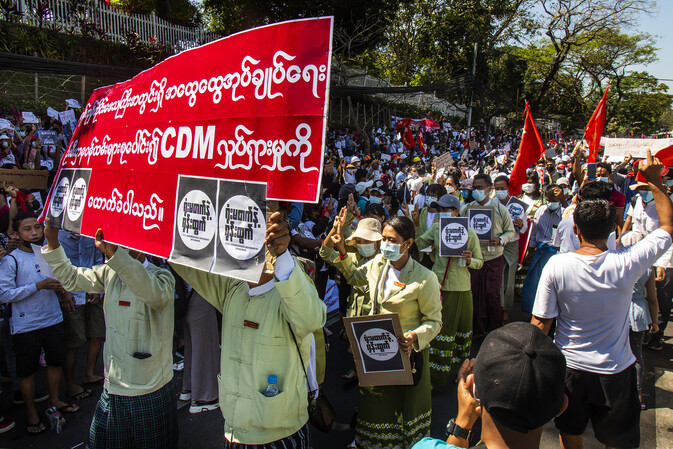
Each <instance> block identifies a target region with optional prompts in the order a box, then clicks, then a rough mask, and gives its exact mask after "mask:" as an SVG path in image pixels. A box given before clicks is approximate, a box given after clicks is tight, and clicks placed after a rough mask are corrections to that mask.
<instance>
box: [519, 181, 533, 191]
mask: <svg viewBox="0 0 673 449" xmlns="http://www.w3.org/2000/svg"><path fill="white" fill-rule="evenodd" d="M521 188H522V189H523V191H524V192H526V193H533V192H534V191H535V184H531V183H529V182H527V183H526V184H524V185H522V186H521Z"/></svg>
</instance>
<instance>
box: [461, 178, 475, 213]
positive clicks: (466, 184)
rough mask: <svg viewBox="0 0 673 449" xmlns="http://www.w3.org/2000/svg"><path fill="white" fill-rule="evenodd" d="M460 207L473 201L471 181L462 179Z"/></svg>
mask: <svg viewBox="0 0 673 449" xmlns="http://www.w3.org/2000/svg"><path fill="white" fill-rule="evenodd" d="M459 193H460V196H459V199H460V207H463V206H464V205H466V204H467V203H470V202H472V201H473V198H472V179H471V178H468V179H463V181H461V183H460V192H459Z"/></svg>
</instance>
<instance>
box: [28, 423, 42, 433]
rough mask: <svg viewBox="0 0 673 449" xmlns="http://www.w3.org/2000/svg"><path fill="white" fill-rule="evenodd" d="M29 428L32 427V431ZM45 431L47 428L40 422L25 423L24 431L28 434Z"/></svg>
mask: <svg viewBox="0 0 673 449" xmlns="http://www.w3.org/2000/svg"><path fill="white" fill-rule="evenodd" d="M29 429H32V430H33V432H31V431H30V430H29ZM35 430H37V432H35ZM46 431H47V428H46V427H45V425H44V424H42V422H38V423H37V424H27V425H26V432H28V434H30V435H39V434H41V433H44V432H46Z"/></svg>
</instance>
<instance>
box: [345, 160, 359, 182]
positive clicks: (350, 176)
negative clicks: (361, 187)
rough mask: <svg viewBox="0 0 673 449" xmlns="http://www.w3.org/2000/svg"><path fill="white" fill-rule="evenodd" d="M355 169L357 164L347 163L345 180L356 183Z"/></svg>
mask: <svg viewBox="0 0 673 449" xmlns="http://www.w3.org/2000/svg"><path fill="white" fill-rule="evenodd" d="M355 170H356V167H355V165H353V164H348V165H346V170H345V171H344V181H345V182H346V184H355Z"/></svg>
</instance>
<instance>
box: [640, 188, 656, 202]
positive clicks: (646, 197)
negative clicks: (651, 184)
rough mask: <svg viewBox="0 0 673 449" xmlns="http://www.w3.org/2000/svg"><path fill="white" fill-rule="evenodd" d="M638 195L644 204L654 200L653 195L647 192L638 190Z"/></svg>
mask: <svg viewBox="0 0 673 449" xmlns="http://www.w3.org/2000/svg"><path fill="white" fill-rule="evenodd" d="M638 194H639V195H640V197H641V198H642V199H643V201H645V202H646V203H649V202H650V201H652V200H653V199H654V195H652V192H650V191H649V190H638Z"/></svg>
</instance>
